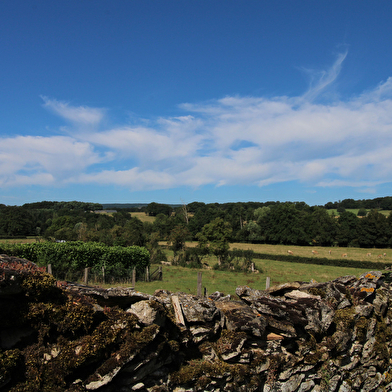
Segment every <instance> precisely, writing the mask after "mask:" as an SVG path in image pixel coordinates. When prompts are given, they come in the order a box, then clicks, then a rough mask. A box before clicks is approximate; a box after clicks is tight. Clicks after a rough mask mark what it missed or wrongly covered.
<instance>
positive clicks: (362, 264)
mask: <svg viewBox="0 0 392 392" xmlns="http://www.w3.org/2000/svg"><path fill="white" fill-rule="evenodd" d="M253 258H255V259H261V260H276V261H286V262H291V263H302V264H316V265H329V266H333V267H349V268H363V269H370V270H374V269H376V270H380V269H385V268H386V267H390V266H391V264H390V263H383V262H374V261H361V260H351V259H347V258H344V259H327V258H326V257H305V256H295V255H271V254H267V253H256V252H254V253H253Z"/></svg>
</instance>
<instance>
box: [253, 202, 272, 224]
mask: <svg viewBox="0 0 392 392" xmlns="http://www.w3.org/2000/svg"><path fill="white" fill-rule="evenodd" d="M270 211H271V209H270V207H266V206H264V207H259V208H257V209H256V210H254V213H253V214H254V217H255V218H256V222H259V221H261V220H262V219H263V218H264V217H266V216H267V215H268V214H269V213H270Z"/></svg>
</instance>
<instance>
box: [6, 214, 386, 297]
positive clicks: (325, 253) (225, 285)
mask: <svg viewBox="0 0 392 392" xmlns="http://www.w3.org/2000/svg"><path fill="white" fill-rule="evenodd" d="M140 214H143V216H144V217H146V218H150V217H148V216H146V215H145V214H144V213H140ZM151 218H152V217H151ZM36 241H37V239H36V237H30V238H26V239H15V240H0V242H11V243H29V242H36ZM166 244H167V243H166V241H162V242H161V245H166ZM196 245H197V242H195V241H193V242H187V243H186V246H188V247H193V246H196ZM230 248H231V249H235V248H236V249H251V250H253V251H254V252H259V253H266V254H271V255H279V254H280V255H287V254H288V253H287V251H288V250H291V251H292V252H293V254H294V255H299V256H306V257H315V258H316V257H326V258H333V259H337V258H340V257H342V254H344V253H346V254H347V258H349V259H352V260H367V261H369V260H371V261H383V262H387V263H388V262H390V263H391V264H392V249H363V248H336V247H330V248H328V247H325V248H324V247H305V246H287V245H267V244H244V243H232V244H230ZM312 250H313V251H316V252H318V253H317V254H315V255H313V254H312ZM329 251H331V253H329ZM165 252H167V256H168V260H169V261H170V259H171V258H172V255H173V253H172V251H170V250H165ZM369 252H370V253H371V255H370V256H367V253H369ZM384 253H385V254H386V256H383V255H384ZM378 255H382V256H381V257H380V258H378ZM203 261H205V262H206V263H207V264H209V265H210V266H211V267H212V266H213V265H214V264H216V262H217V260H216V258H215V257H214V256H210V257H208V258H206V259H203ZM254 262H255V266H256V268H257V269H258V270H259V271H260V273H257V274H256V273H253V274H252V273H243V272H226V271H215V270H212V269H202V270H201V271H202V273H203V275H202V276H203V288H204V287H206V289H207V292H208V293H213V292H215V291H221V292H223V293H225V294H230V295H232V296H235V289H236V288H237V287H238V286H241V285H248V286H250V287H252V288H254V289H259V290H264V289H265V283H266V278H267V277H269V278H270V279H271V285H276V284H280V283H286V282H293V281H303V282H308V281H310V280H312V279H314V280H316V281H318V282H325V281H329V280H333V279H336V278H338V277H340V276H345V275H355V276H359V275H361V274H362V273H365V272H368V269H366V270H365V269H358V268H346V267H332V266H323V265H316V264H299V263H290V262H281V261H274V260H258V259H254ZM156 268H158V265H156V264H153V265H152V266H151V271H154V270H155V269H156ZM162 270H163V280H162V281H154V282H136V287H135V289H136V290H138V291H141V292H144V293H147V294H154V291H155V290H158V289H165V290H169V291H173V292H177V291H181V292H184V293H189V294H196V292H197V273H198V271H200V270H198V269H191V268H184V267H179V266H167V265H163V266H162Z"/></svg>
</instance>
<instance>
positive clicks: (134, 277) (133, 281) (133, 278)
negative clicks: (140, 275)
mask: <svg viewBox="0 0 392 392" xmlns="http://www.w3.org/2000/svg"><path fill="white" fill-rule="evenodd" d="M135 286H136V268H134V269H133V271H132V287H133V288H135Z"/></svg>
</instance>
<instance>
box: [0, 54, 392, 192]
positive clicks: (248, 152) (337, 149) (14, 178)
mask: <svg viewBox="0 0 392 392" xmlns="http://www.w3.org/2000/svg"><path fill="white" fill-rule="evenodd" d="M346 56H347V52H344V53H342V54H340V55H339V56H338V57H337V59H336V61H335V63H334V64H333V65H332V66H331V68H330V69H329V70H326V71H324V72H322V73H320V74H319V75H318V78H317V80H316V79H315V80H314V81H313V83H312V84H311V87H310V88H309V90H308V91H306V92H305V93H304V94H303V95H302V96H296V97H287V96H277V97H273V98H266V97H240V96H231V97H224V98H222V99H217V100H212V101H208V102H204V103H198V104H191V103H186V104H182V105H181V108H182V109H183V111H184V115H183V116H181V117H176V118H160V119H158V120H156V121H150V122H148V123H146V122H145V121H144V120H143V121H142V120H140V125H139V126H129V125H128V124H124V125H123V126H119V127H116V128H109V129H103V130H101V129H102V128H103V126H102V122H103V119H104V117H105V110H104V109H97V108H89V107H84V106H82V107H75V106H72V105H70V104H69V103H64V102H59V101H57V100H54V99H49V98H46V97H43V100H44V107H45V108H46V109H49V110H50V111H52V112H53V113H55V114H57V115H59V116H60V117H62V118H63V119H65V120H67V121H69V122H70V123H71V126H70V127H69V128H68V136H67V137H59V136H46V137H33V136H19V137H16V138H7V139H2V140H0V184H1V185H2V186H15V185H21V184H32V183H36V184H43V183H45V184H59V183H99V184H109V185H110V184H113V185H118V186H123V187H128V188H129V189H133V190H145V189H168V188H175V187H178V186H184V185H185V186H190V187H201V186H203V185H206V184H213V185H217V186H224V185H236V184H237V185H238V184H246V185H250V184H253V185H258V186H264V185H267V184H272V183H278V182H286V181H293V180H294V181H299V182H302V183H305V184H308V185H312V186H318V187H332V186H351V187H356V188H358V189H363V190H367V191H369V190H370V189H372V190H373V189H375V188H376V187H377V186H379V185H381V184H383V183H387V182H390V179H391V178H392V114H391V113H392V99H391V98H392V79H391V78H389V79H388V80H387V81H385V82H382V83H380V84H379V85H378V86H375V87H374V88H373V89H372V90H369V91H366V92H363V93H362V94H359V95H358V96H356V97H352V98H351V99H350V100H346V101H342V100H334V101H331V102H327V103H326V102H325V100H324V101H323V102H320V101H319V100H318V99H317V98H318V97H320V96H321V95H322V93H323V92H324V91H327V90H328V89H329V88H330V87H331V86H333V84H334V82H335V81H336V80H337V78H338V75H339V72H340V70H341V67H342V64H343V62H344V60H345V58H346ZM81 130H82V132H81Z"/></svg>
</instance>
